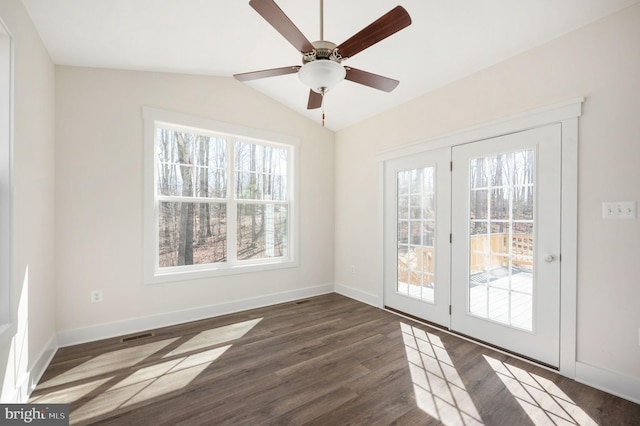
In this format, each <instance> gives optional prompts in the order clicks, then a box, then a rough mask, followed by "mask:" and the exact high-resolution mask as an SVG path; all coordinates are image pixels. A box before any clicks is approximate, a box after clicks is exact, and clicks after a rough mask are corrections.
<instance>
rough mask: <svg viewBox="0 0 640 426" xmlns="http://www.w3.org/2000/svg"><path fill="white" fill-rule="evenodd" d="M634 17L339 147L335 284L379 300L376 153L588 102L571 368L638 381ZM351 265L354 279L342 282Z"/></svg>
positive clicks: (342, 136)
mask: <svg viewBox="0 0 640 426" xmlns="http://www.w3.org/2000/svg"><path fill="white" fill-rule="evenodd" d="M639 76H640V6H638V5H636V6H634V7H632V8H630V9H627V10H625V11H623V12H621V13H618V14H615V15H612V16H610V17H608V18H606V19H604V20H601V21H598V22H596V23H594V24H592V25H589V26H588V27H585V28H583V29H580V30H578V31H576V32H573V33H571V34H569V35H566V36H564V37H562V38H560V39H558V40H556V41H553V42H551V43H548V44H546V45H544V46H542V47H540V48H537V49H534V50H532V51H529V52H527V53H525V54H522V55H520V56H518V57H515V58H513V59H510V60H508V61H505V62H503V63H500V64H498V65H496V66H493V67H491V68H488V69H486V70H484V71H482V72H479V73H477V74H474V75H472V76H469V77H468V78H465V79H462V80H460V81H457V82H455V83H452V84H450V85H448V86H446V87H444V88H442V89H440V90H437V91H434V92H432V93H429V94H427V95H425V96H421V97H419V98H417V99H415V100H413V101H411V102H409V103H407V104H405V105H402V106H400V107H398V108H395V109H393V110H391V111H388V112H386V113H384V114H381V115H379V116H377V117H375V118H373V119H370V120H368V121H366V122H363V123H360V124H358V125H355V126H352V127H350V128H348V129H345V130H343V131H340V132H338V133H337V136H336V166H335V167H336V179H335V180H336V223H335V225H336V249H335V265H336V273H335V280H336V284H337V285H342V286H346V287H349V288H351V289H352V290H353V291H355V292H360V293H361V294H363V295H370V296H371V298H375V297H379V296H380V294H379V293H380V288H379V286H380V261H381V259H380V253H381V241H380V240H379V222H378V220H379V219H378V212H377V209H376V206H377V205H378V199H379V196H380V193H379V190H378V183H377V182H378V165H377V163H376V154H377V153H379V152H380V151H381V150H384V149H388V148H391V147H394V146H399V145H403V144H408V143H411V142H416V141H419V140H425V139H429V138H432V137H435V136H438V135H442V134H447V133H450V132H453V131H456V130H460V129H464V128H467V127H471V126H473V125H477V124H480V123H484V122H489V121H491V120H496V119H500V118H503V117H507V116H510V115H513V114H516V113H520V112H524V111H527V110H530V109H534V108H537V107H542V106H546V105H550V104H553V103H555V102H557V101H560V100H565V99H571V98H574V97H577V96H585V97H586V102H585V104H584V110H583V116H582V117H581V118H580V124H579V132H580V142H579V193H578V196H579V205H578V210H579V213H578V214H579V218H578V239H579V241H578V245H579V246H578V251H579V253H578V295H577V296H578V307H577V308H578V318H577V359H578V361H579V362H581V363H585V364H588V365H592V366H595V367H598V368H600V369H603V370H608V371H612V372H615V373H620V374H622V375H625V376H629V377H633V378H640V362H638V360H639V359H640V346H639V342H638V339H639V336H638V334H639V333H638V332H639V330H638V328H639V327H640V309H639V308H638V306H639V305H638V301H639V300H640V285H638V259H639V258H640V256H639V255H640V243H639V241H640V220H633V221H603V220H602V218H601V203H602V202H603V201H627V200H636V201H640V184H639V183H640V167H639V164H640V96H639V95H640V78H639ZM350 265H354V266H355V267H356V273H355V274H351V273H350V270H349V268H350Z"/></svg>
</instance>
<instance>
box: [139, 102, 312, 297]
mask: <svg viewBox="0 0 640 426" xmlns="http://www.w3.org/2000/svg"><path fill="white" fill-rule="evenodd" d="M142 117H143V121H144V213H143V218H144V220H143V231H144V244H143V249H144V253H143V264H144V274H143V275H144V283H145V284H157V283H166V282H176V281H185V280H193V279H202V278H209V277H216V276H223V275H233V274H241V273H248V272H259V271H268V270H274V269H283V268H293V267H297V266H299V255H298V247H299V243H298V240H299V233H298V226H299V219H298V211H299V209H298V166H297V165H298V157H299V153H298V151H299V145H300V143H299V140H298V139H297V138H294V137H291V136H288V135H283V134H280V133H274V132H269V131H263V130H257V129H252V128H248V127H244V126H240V125H236V124H230V123H223V122H218V121H215V120H210V119H207V118H203V117H195V116H191V115H187V114H181V113H176V112H171V111H166V110H161V109H156V108H150V107H143V108H142ZM157 123H163V126H164V124H166V123H173V124H175V125H176V126H179V127H180V128H184V127H192V128H194V129H197V130H198V131H201V130H204V131H211V132H214V133H215V134H221V133H223V134H228V135H230V136H232V137H240V138H242V139H244V140H246V139H254V140H256V142H258V143H260V141H264V142H268V143H271V144H275V145H277V144H282V145H284V146H287V147H288V148H290V152H291V154H292V155H291V161H290V162H289V173H290V175H291V176H292V178H291V180H290V182H291V185H290V187H289V188H288V191H289V194H290V197H291V199H290V202H289V206H290V210H291V211H290V213H289V214H290V215H289V221H290V229H289V232H290V235H289V246H288V256H287V257H286V258H284V259H283V258H275V259H256V260H243V261H242V262H241V263H240V262H239V263H235V262H234V260H235V259H233V258H231V256H230V258H229V259H228V261H227V262H226V263H224V264H208V265H190V266H188V270H185V269H187V268H185V267H176V268H163V269H164V270H163V271H159V268H157V266H156V265H157V258H158V255H157V251H158V243H157V238H158V235H157V228H156V217H155V211H156V210H155V203H156V198H155V158H156V155H155V149H156V148H155V145H156V144H155V128H156V124H157ZM230 160H231V161H230V167H231V166H232V165H233V153H231V157H230ZM229 176H230V177H232V175H229ZM232 181H233V179H232ZM229 192H230V194H229V197H233V194H234V191H232V188H230V189H229ZM213 201H215V200H213ZM239 201H240V202H244V201H242V200H239ZM274 202H275V203H277V201H274ZM261 203H262V201H261ZM228 206H229V207H231V208H230V209H229V210H228V211H227V217H235V215H236V211H235V203H229V204H228ZM230 228H234V227H230ZM227 235H228V238H230V239H234V238H235V229H230V230H229V233H228V234H227ZM233 241H235V240H233ZM232 244H233V243H232ZM234 255H235V253H234Z"/></svg>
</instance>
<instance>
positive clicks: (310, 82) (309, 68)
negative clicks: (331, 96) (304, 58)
mask: <svg viewBox="0 0 640 426" xmlns="http://www.w3.org/2000/svg"><path fill="white" fill-rule="evenodd" d="M346 75H347V71H346V70H345V69H344V67H343V66H342V65H340V64H339V63H338V62H335V61H332V60H331V59H316V60H315V61H311V62H307V63H306V64H304V65H303V67H302V68H300V71H298V77H300V81H302V82H303V83H304V84H305V85H307V86H309V88H311V90H313V91H314V92H316V93H320V94H322V95H324V94H325V93H326V92H328V91H329V90H331V89H333V88H334V87H335V85H336V84H338V83H340V82H341V81H342V80H344V78H345V76H346Z"/></svg>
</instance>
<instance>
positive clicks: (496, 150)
mask: <svg viewBox="0 0 640 426" xmlns="http://www.w3.org/2000/svg"><path fill="white" fill-rule="evenodd" d="M560 137H561V132H560V125H559V124H557V125H550V126H546V127H542V128H538V129H533V130H528V131H524V132H519V133H514V134H510V135H507V136H502V137H497V138H492V139H488V140H485V141H481V142H475V143H471V144H467V145H462V146H457V147H454V148H453V149H452V158H453V165H454V167H453V176H452V181H453V188H455V191H456V196H455V197H453V200H452V234H453V244H452V259H453V261H452V264H451V265H452V268H451V270H452V283H453V284H452V314H451V329H452V330H455V331H457V332H460V333H463V334H465V335H468V336H472V337H474V338H477V339H480V340H482V341H485V342H488V343H491V344H495V345H497V346H499V347H502V348H505V349H508V350H511V351H514V352H516V353H519V354H522V355H525V356H527V357H530V358H533V359H535V360H537V361H541V362H543V363H545V364H548V365H551V366H554V367H558V366H559V357H560V338H559V336H560V334H559V333H560V201H561V199H560V198H561V194H560V179H561V176H560V166H561V156H560V153H561V144H560Z"/></svg>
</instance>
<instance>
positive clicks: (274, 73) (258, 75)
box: [233, 65, 300, 81]
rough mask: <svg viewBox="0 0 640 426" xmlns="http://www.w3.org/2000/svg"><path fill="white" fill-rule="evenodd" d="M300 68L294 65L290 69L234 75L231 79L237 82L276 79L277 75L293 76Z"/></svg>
mask: <svg viewBox="0 0 640 426" xmlns="http://www.w3.org/2000/svg"><path fill="white" fill-rule="evenodd" d="M299 69H300V66H298V65H295V66H291V67H282V68H271V69H268V70H261V71H251V72H244V73H241V74H234V75H233V77H234V78H235V79H236V80H239V81H249V80H257V79H259V78H267V77H276V76H278V75H285V74H294V73H297V72H298V70H299Z"/></svg>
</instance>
